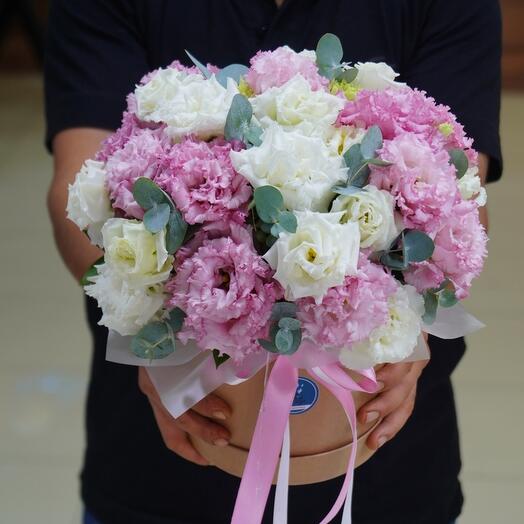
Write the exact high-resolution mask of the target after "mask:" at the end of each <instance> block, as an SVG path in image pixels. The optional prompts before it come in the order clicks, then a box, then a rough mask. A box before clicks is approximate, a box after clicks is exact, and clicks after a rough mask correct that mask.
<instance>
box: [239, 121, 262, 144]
mask: <svg viewBox="0 0 524 524" xmlns="http://www.w3.org/2000/svg"><path fill="white" fill-rule="evenodd" d="M263 132H264V130H263V129H262V128H261V127H260V126H259V125H257V124H254V123H253V122H251V124H249V127H248V128H247V130H246V131H245V133H244V138H243V141H244V142H245V143H248V144H249V145H252V146H259V145H260V144H262V133H263Z"/></svg>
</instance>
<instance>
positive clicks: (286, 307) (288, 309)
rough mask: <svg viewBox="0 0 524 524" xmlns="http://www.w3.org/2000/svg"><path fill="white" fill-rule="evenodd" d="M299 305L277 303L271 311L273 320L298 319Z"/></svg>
mask: <svg viewBox="0 0 524 524" xmlns="http://www.w3.org/2000/svg"><path fill="white" fill-rule="evenodd" d="M296 315H297V305H296V304H295V303H294V302H275V303H274V304H273V308H272V309H271V320H280V319H281V318H282V317H296Z"/></svg>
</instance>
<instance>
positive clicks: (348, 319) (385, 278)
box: [297, 254, 398, 348]
mask: <svg viewBox="0 0 524 524" xmlns="http://www.w3.org/2000/svg"><path fill="white" fill-rule="evenodd" d="M397 287H398V284H397V283H396V281H395V279H394V277H392V276H391V275H390V274H389V273H388V272H387V271H386V270H385V269H384V268H383V267H382V266H379V265H377V264H374V263H372V262H370V261H369V260H368V259H367V258H366V256H365V255H363V254H361V256H360V260H359V267H358V272H357V274H356V275H352V276H347V277H346V278H345V280H344V283H343V284H342V285H341V286H336V287H332V288H331V289H330V290H329V291H328V292H327V293H326V294H325V296H324V298H323V299H322V302H321V303H320V304H318V305H317V304H316V303H315V301H314V299H312V298H309V297H308V298H302V299H300V300H298V301H297V305H298V313H297V318H298V319H299V320H300V321H301V322H302V327H303V335H304V336H305V337H309V338H311V339H312V340H313V341H314V342H315V343H316V344H318V345H319V346H322V347H333V348H342V347H347V346H351V345H352V344H354V343H356V342H360V341H362V340H366V339H367V338H368V337H369V335H370V333H371V332H372V331H373V330H374V329H375V328H377V327H379V326H381V325H382V324H384V323H385V322H386V320H387V318H388V315H389V305H388V298H389V297H390V296H391V295H393V294H394V293H395V291H396V290H397Z"/></svg>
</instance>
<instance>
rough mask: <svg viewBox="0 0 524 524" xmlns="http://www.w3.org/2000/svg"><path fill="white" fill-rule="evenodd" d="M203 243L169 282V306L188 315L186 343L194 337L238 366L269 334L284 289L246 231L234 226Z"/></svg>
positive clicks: (182, 336)
mask: <svg viewBox="0 0 524 524" xmlns="http://www.w3.org/2000/svg"><path fill="white" fill-rule="evenodd" d="M215 233H216V231H215ZM212 236H214V235H212ZM200 241H201V246H200V247H198V248H196V246H193V247H194V248H196V250H195V252H194V253H193V254H192V255H191V256H189V257H187V258H185V259H184V260H183V262H182V263H181V264H180V265H179V266H178V267H176V273H175V276H174V277H173V278H172V279H171V281H169V282H168V283H167V285H166V290H167V292H168V293H170V294H171V297H170V298H169V299H168V302H167V305H168V307H171V308H173V307H179V308H181V309H182V310H183V311H184V312H185V313H186V315H187V316H186V319H185V322H184V327H183V329H182V331H180V332H179V334H178V336H179V338H180V340H181V341H182V342H187V341H188V340H190V339H195V340H196V342H197V344H198V345H199V346H200V347H201V348H202V349H215V348H216V349H218V350H220V351H221V352H225V353H227V354H228V355H230V356H231V357H233V358H234V359H235V361H237V362H240V361H242V359H243V358H244V357H245V356H247V355H249V354H252V353H255V352H258V351H261V347H260V345H259V344H258V342H257V339H258V338H265V337H266V336H267V332H268V324H269V318H270V315H271V309H272V307H273V304H274V303H275V301H276V300H278V299H280V298H281V297H282V290H281V288H280V286H279V285H278V284H277V283H276V282H274V281H272V279H271V277H272V271H271V268H270V267H269V266H268V264H267V263H266V262H265V261H264V260H263V259H262V258H261V257H260V256H259V255H258V254H257V253H256V252H255V250H254V247H253V243H252V239H251V233H250V231H249V230H248V229H246V228H244V227H242V226H240V225H238V224H234V223H232V224H231V225H230V232H229V235H227V236H222V237H218V238H201V239H200Z"/></svg>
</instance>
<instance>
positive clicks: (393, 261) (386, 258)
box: [379, 251, 408, 271]
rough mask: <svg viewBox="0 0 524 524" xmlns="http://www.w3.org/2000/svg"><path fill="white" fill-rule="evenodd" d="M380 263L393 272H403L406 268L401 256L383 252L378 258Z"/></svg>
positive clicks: (406, 265)
mask: <svg viewBox="0 0 524 524" xmlns="http://www.w3.org/2000/svg"><path fill="white" fill-rule="evenodd" d="M379 260H380V263H381V264H382V265H384V266H386V267H389V268H390V269H393V270H394V271H405V270H406V269H407V268H408V264H407V263H406V260H405V259H404V257H403V256H402V255H401V254H397V253H392V252H388V251H386V252H384V253H383V254H382V255H381V256H380V258H379Z"/></svg>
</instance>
